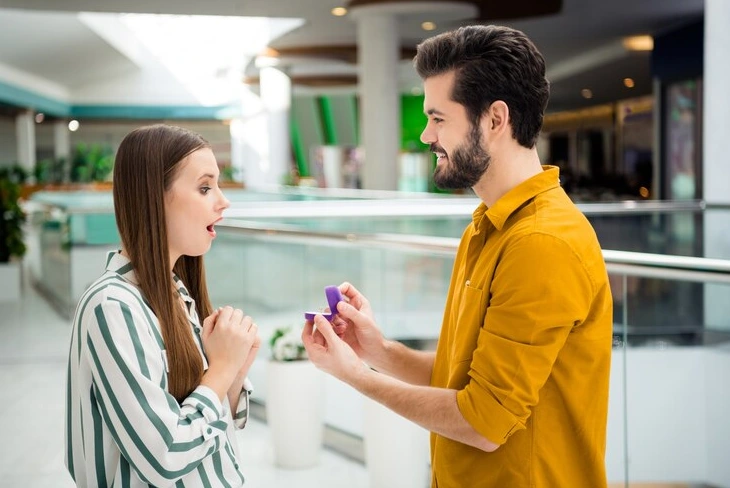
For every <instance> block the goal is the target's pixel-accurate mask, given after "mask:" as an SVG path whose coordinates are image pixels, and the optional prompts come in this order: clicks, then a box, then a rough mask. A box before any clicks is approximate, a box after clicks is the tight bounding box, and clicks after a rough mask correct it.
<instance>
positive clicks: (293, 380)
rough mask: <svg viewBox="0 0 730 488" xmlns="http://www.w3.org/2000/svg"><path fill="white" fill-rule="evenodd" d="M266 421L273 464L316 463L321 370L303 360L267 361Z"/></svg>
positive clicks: (321, 400)
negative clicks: (271, 443) (271, 444)
mask: <svg viewBox="0 0 730 488" xmlns="http://www.w3.org/2000/svg"><path fill="white" fill-rule="evenodd" d="M266 422H267V423H268V424H269V430H270V432H271V436H272V442H273V447H274V462H275V463H276V465H277V466H279V467H282V468H288V469H303V468H309V467H312V466H315V465H317V464H318V463H319V458H320V452H321V451H322V435H323V428H324V373H322V372H321V371H319V370H318V369H317V368H316V367H315V366H314V364H312V363H311V362H310V361H306V360H300V361H271V360H270V361H268V363H267V364H266Z"/></svg>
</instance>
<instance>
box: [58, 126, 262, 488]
mask: <svg viewBox="0 0 730 488" xmlns="http://www.w3.org/2000/svg"><path fill="white" fill-rule="evenodd" d="M218 175H219V171H218V165H217V163H216V159H215V156H214V155H213V152H212V151H211V149H210V146H209V145H208V143H207V142H206V141H205V140H204V139H203V138H202V137H200V136H199V135H197V134H194V133H192V132H189V131H187V130H185V129H181V128H178V127H171V126H165V125H155V126H149V127H142V128H140V129H137V130H135V131H133V132H131V133H130V134H128V135H127V136H126V137H125V138H124V140H123V141H122V143H121V145H120V146H119V150H118V152H117V156H116V160H115V164H114V213H115V216H116V221H117V226H118V228H119V234H120V236H121V240H122V249H121V251H118V252H112V253H110V254H109V256H108V258H107V263H106V272H105V273H104V274H103V275H102V277H101V278H99V279H98V280H97V281H96V282H95V283H94V284H92V285H91V287H90V288H89V289H88V290H87V291H86V293H85V294H84V295H83V296H82V298H81V300H80V301H79V304H78V307H77V309H76V313H75V317H74V322H73V336H72V340H71V350H70V357H69V369H68V388H67V402H66V409H67V412H66V466H67V467H68V470H69V472H70V473H71V476H72V477H73V479H74V480H75V481H76V484H77V485H78V486H81V487H85V486H112V485H114V486H117V487H128V486H131V487H134V486H148V485H154V486H172V485H175V486H185V487H190V486H196V487H197V486H201V487H203V486H240V485H242V484H243V481H244V478H243V475H242V473H241V470H240V465H239V457H238V456H237V454H236V451H237V446H236V439H235V428H236V427H238V428H243V425H244V424H245V419H246V418H247V415H248V394H249V393H250V392H249V391H248V388H244V383H247V381H246V374H247V372H248V370H249V367H250V366H251V363H252V362H253V360H254V358H255V357H256V353H257V352H258V349H259V346H260V342H261V341H260V338H259V336H258V328H257V326H256V324H254V323H253V321H252V319H251V317H248V316H245V315H244V314H243V312H242V311H241V310H234V309H233V308H231V307H225V308H222V309H218V310H215V311H214V310H212V309H211V304H210V299H209V298H208V292H207V289H206V282H205V272H204V268H203V258H202V255H203V254H205V253H206V252H207V251H208V249H210V245H211V243H212V242H213V239H214V238H215V229H214V225H215V224H216V223H217V222H218V221H219V220H220V219H221V214H222V212H223V210H224V209H226V208H227V207H228V206H229V202H228V200H226V198H225V197H224V196H223V194H222V193H221V190H220V188H219V187H218ZM198 314H200V316H201V317H205V320H203V323H202V326H201V323H200V319H199V315H198ZM232 413H233V414H232ZM234 419H235V420H234ZM234 424H235V425H234Z"/></svg>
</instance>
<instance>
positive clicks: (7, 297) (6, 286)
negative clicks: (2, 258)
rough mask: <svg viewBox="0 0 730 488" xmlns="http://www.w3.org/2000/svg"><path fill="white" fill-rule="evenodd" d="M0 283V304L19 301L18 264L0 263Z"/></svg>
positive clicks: (15, 262)
mask: <svg viewBox="0 0 730 488" xmlns="http://www.w3.org/2000/svg"><path fill="white" fill-rule="evenodd" d="M0 283H2V291H0V302H18V301H20V290H21V287H22V282H21V280H20V263H19V262H17V261H13V262H10V263H0Z"/></svg>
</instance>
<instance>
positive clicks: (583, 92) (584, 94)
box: [580, 88, 593, 99]
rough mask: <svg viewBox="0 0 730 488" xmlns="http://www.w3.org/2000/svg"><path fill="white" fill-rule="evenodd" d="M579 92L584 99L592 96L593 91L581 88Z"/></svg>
mask: <svg viewBox="0 0 730 488" xmlns="http://www.w3.org/2000/svg"><path fill="white" fill-rule="evenodd" d="M580 94H581V96H582V97H583V98H586V99H587V98H593V92H592V91H590V90H589V89H588V88H583V89H582V90H581V91H580Z"/></svg>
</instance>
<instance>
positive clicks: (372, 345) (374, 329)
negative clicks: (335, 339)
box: [333, 282, 386, 363]
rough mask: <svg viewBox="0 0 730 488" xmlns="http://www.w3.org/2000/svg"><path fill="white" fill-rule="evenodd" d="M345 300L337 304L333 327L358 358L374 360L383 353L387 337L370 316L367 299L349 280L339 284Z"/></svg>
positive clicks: (371, 315) (368, 360) (371, 314)
mask: <svg viewBox="0 0 730 488" xmlns="http://www.w3.org/2000/svg"><path fill="white" fill-rule="evenodd" d="M339 288H340V292H341V293H342V295H343V296H344V297H346V298H347V302H345V301H341V302H340V303H338V304H337V312H338V314H337V315H336V316H335V318H334V320H333V326H334V330H335V332H336V333H337V335H338V336H339V337H340V338H341V339H342V340H343V341H344V342H346V343H347V344H348V345H349V346H350V347H351V348H352V350H353V351H355V353H356V354H357V355H358V356H359V357H360V359H362V360H364V361H366V362H368V363H374V362H377V360H378V358H381V357H383V356H384V355H385V347H386V340H385V338H384V337H383V333H382V332H381V331H380V328H378V326H377V324H376V323H375V320H374V319H373V312H372V309H371V308H370V302H369V301H368V299H367V298H365V296H364V295H363V294H362V293H360V292H359V291H358V290H357V289H356V288H355V287H354V286H352V285H351V284H350V283H347V282H345V283H343V284H341V285H340V287H339Z"/></svg>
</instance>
